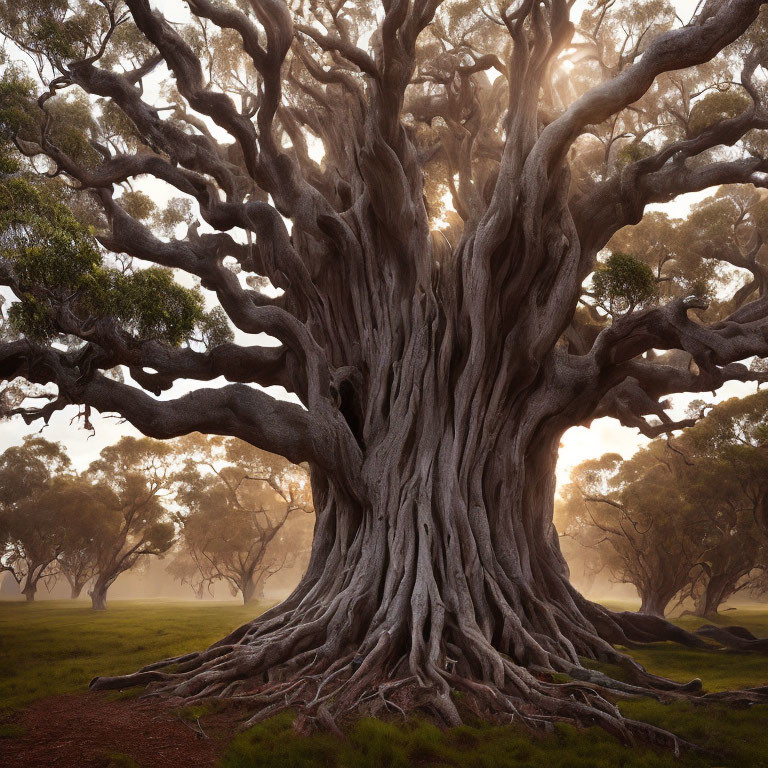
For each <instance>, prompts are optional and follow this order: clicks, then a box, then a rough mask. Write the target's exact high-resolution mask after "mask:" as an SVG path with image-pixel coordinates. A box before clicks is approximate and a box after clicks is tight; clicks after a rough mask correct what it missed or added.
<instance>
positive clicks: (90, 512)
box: [56, 477, 113, 600]
mask: <svg viewBox="0 0 768 768" xmlns="http://www.w3.org/2000/svg"><path fill="white" fill-rule="evenodd" d="M111 501H112V498H111V497H110V494H109V493H104V492H103V490H102V489H100V488H98V487H96V486H94V485H92V484H91V483H89V482H88V481H87V480H84V479H82V478H80V477H74V478H71V479H69V481H68V483H67V484H66V485H65V486H64V487H62V488H61V492H60V498H59V501H58V504H59V509H60V510H61V513H62V515H63V518H64V519H63V522H62V524H63V528H64V530H63V538H62V541H61V552H60V553H59V556H58V558H57V560H56V571H57V573H59V574H61V575H62V576H64V578H65V579H66V580H67V582H68V583H69V586H70V597H71V598H72V599H73V600H76V599H77V598H78V597H80V594H81V593H82V591H83V588H84V587H85V585H86V584H87V583H88V582H89V581H91V580H92V579H93V577H94V574H95V572H96V567H97V564H98V563H97V558H98V552H99V548H100V547H102V546H104V543H105V542H104V539H105V538H106V537H108V536H109V525H108V522H107V521H108V520H109V518H110V515H111V514H113V512H112V509H111V508H110V502H111Z"/></svg>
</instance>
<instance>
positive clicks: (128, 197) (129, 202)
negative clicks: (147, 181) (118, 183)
mask: <svg viewBox="0 0 768 768" xmlns="http://www.w3.org/2000/svg"><path fill="white" fill-rule="evenodd" d="M120 205H121V206H122V207H123V210H124V211H125V212H126V213H127V214H128V215H129V216H132V217H133V218H134V219H137V220H138V221H144V220H146V219H148V218H149V217H150V216H152V214H153V213H155V211H156V210H157V206H156V205H155V203H154V201H153V200H152V198H151V197H150V196H149V195H147V194H146V193H144V192H142V191H140V190H134V189H132V190H129V191H127V192H123V195H122V197H121V198H120Z"/></svg>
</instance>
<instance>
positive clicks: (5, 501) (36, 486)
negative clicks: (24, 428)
mask: <svg viewBox="0 0 768 768" xmlns="http://www.w3.org/2000/svg"><path fill="white" fill-rule="evenodd" d="M69 466H70V462H69V457H68V456H67V455H66V454H65V453H64V449H63V448H62V447H61V445H59V444H58V443H51V442H49V441H48V440H44V439H43V438H40V437H33V438H26V439H25V440H24V443H23V445H20V446H13V447H11V448H8V449H7V450H6V451H4V452H3V454H2V455H0V543H1V544H2V550H1V551H0V570H2V571H9V572H10V573H11V575H12V576H13V578H14V579H15V580H16V583H17V584H18V585H19V586H20V587H21V591H22V594H23V595H24V596H25V598H26V599H27V600H28V601H32V600H34V599H35V594H36V592H37V588H38V585H39V583H40V582H41V581H48V582H49V583H50V582H51V581H52V580H54V579H55V578H56V573H57V569H56V559H57V558H58V556H59V554H60V553H61V551H62V547H63V544H64V539H65V526H64V520H65V509H64V508H63V507H62V505H61V503H60V502H61V501H62V492H64V493H65V492H66V491H65V489H66V485H67V480H66V478H64V477H58V478H57V474H58V473H62V472H64V473H68V472H69Z"/></svg>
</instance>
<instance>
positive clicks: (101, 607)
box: [88, 579, 109, 611]
mask: <svg viewBox="0 0 768 768" xmlns="http://www.w3.org/2000/svg"><path fill="white" fill-rule="evenodd" d="M108 589H109V584H106V583H104V581H103V580H101V579H96V581H95V582H94V584H93V587H92V589H91V590H90V592H89V593H88V594H89V596H90V598H91V608H93V610H94V611H106V610H107V590H108Z"/></svg>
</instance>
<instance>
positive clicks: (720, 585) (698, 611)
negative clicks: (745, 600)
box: [693, 574, 733, 617]
mask: <svg viewBox="0 0 768 768" xmlns="http://www.w3.org/2000/svg"><path fill="white" fill-rule="evenodd" d="M732 592H733V584H732V580H731V579H730V578H729V577H727V576H723V575H721V574H720V575H718V574H715V575H714V576H712V577H711V578H710V579H708V580H707V583H706V586H705V587H704V589H703V590H702V591H701V593H700V594H699V595H698V596H697V598H696V600H695V602H694V609H693V613H694V615H696V616H701V617H704V616H714V615H715V614H717V611H718V609H719V608H720V606H721V605H722V603H724V602H725V600H726V599H727V598H728V596H729V595H730V594H731V593H732Z"/></svg>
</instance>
